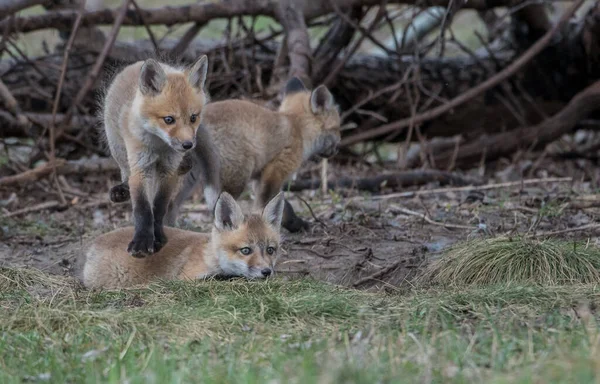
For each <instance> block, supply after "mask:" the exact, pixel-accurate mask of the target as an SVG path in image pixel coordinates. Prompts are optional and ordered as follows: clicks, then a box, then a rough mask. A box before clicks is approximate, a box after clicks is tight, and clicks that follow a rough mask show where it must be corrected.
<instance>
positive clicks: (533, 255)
mask: <svg viewBox="0 0 600 384" xmlns="http://www.w3.org/2000/svg"><path fill="white" fill-rule="evenodd" d="M419 282H421V283H429V284H440V285H456V286H468V285H495V284H510V283H519V284H522V283H526V284H543V285H558V284H574V283H582V284H588V283H600V249H598V248H597V247H595V246H593V245H586V244H580V243H573V242H564V241H558V240H536V239H530V238H510V237H504V236H503V237H497V238H488V239H478V240H471V241H467V242H464V243H460V244H457V245H455V246H453V247H451V248H450V249H449V250H448V251H447V252H446V253H445V254H444V255H443V256H442V257H441V258H440V259H439V260H437V261H435V262H434V263H432V264H431V265H430V266H429V267H428V268H427V269H426V270H425V272H424V273H423V275H421V277H420V278H419Z"/></svg>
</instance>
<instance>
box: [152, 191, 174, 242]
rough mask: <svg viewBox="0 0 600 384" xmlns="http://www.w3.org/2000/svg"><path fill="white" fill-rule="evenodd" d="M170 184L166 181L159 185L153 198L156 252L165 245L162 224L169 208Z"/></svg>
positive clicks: (165, 237) (165, 238) (165, 240)
mask: <svg viewBox="0 0 600 384" xmlns="http://www.w3.org/2000/svg"><path fill="white" fill-rule="evenodd" d="M171 187H172V185H171V183H170V182H169V181H167V182H166V183H165V184H164V185H161V187H160V189H159V191H158V193H157V194H156V197H155V198H154V209H153V212H154V250H155V252H158V251H159V250H160V249H161V248H162V247H163V246H164V245H165V244H167V236H166V235H165V230H164V228H163V225H164V224H163V222H164V218H165V214H166V213H167V209H168V207H169V200H170V198H171Z"/></svg>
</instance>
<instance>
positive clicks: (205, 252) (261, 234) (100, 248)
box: [83, 192, 284, 288]
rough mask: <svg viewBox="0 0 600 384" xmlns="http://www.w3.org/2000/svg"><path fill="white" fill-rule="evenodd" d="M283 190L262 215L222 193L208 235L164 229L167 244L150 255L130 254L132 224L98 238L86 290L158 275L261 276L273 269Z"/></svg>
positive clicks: (90, 252) (88, 260) (91, 250)
mask: <svg viewBox="0 0 600 384" xmlns="http://www.w3.org/2000/svg"><path fill="white" fill-rule="evenodd" d="M283 204H284V201H283V194H282V193H280V194H279V195H277V196H276V197H275V198H273V199H272V200H271V201H270V202H269V204H267V206H266V207H265V209H264V210H263V212H262V214H250V215H244V214H243V213H242V210H241V208H240V206H239V205H238V204H237V202H236V201H235V200H234V199H233V197H231V195H229V194H227V193H226V192H223V193H221V195H220V196H219V199H218V200H217V203H216V205H215V215H214V216H215V218H214V227H213V230H212V233H211V234H210V235H208V234H203V233H196V232H192V231H184V230H180V229H175V228H165V232H166V234H167V236H169V239H170V240H169V242H168V243H167V244H166V245H165V246H164V247H163V248H162V249H161V250H160V251H159V252H157V253H155V254H153V255H152V256H150V257H147V258H144V259H139V258H132V257H130V256H129V255H128V253H127V252H126V251H125V249H124V246H125V245H126V244H127V242H128V241H129V240H130V238H131V236H132V235H133V228H132V227H126V228H120V229H117V230H114V231H112V232H109V233H106V234H104V235H101V236H99V237H98V238H96V239H95V240H94V241H93V242H92V244H91V245H90V247H89V249H88V251H87V253H86V262H85V266H84V269H83V282H84V284H85V285H86V286H87V287H89V288H100V287H102V288H118V287H126V286H132V285H139V284H148V283H150V282H152V281H153V280H157V279H181V280H185V279H198V278H204V277H208V276H213V275H225V276H240V277H246V278H249V279H255V278H265V277H268V276H270V275H271V274H272V273H273V270H274V266H275V262H276V259H277V256H278V254H279V249H280V242H281V237H280V226H281V218H282V215H283Z"/></svg>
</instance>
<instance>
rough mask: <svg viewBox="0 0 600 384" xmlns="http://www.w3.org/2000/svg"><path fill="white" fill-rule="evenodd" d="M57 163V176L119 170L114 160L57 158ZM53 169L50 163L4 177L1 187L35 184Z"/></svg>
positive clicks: (0, 183)
mask: <svg viewBox="0 0 600 384" xmlns="http://www.w3.org/2000/svg"><path fill="white" fill-rule="evenodd" d="M55 163H56V174H57V175H73V174H78V175H87V174H91V173H107V172H116V171H118V170H119V167H118V166H117V163H116V162H115V161H114V160H113V159H112V158H98V159H92V160H88V159H82V160H75V161H66V160H64V159H60V158H57V159H56V162H55ZM52 168H53V163H51V162H48V163H46V164H44V165H42V166H39V167H37V168H34V169H29V170H27V171H25V172H23V173H19V174H17V175H13V176H5V177H2V178H0V187H6V186H9V185H17V184H25V183H31V182H34V181H36V180H39V179H41V178H42V177H45V176H47V175H48V174H50V173H51V172H52Z"/></svg>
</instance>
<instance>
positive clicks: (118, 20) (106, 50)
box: [57, 0, 141, 136]
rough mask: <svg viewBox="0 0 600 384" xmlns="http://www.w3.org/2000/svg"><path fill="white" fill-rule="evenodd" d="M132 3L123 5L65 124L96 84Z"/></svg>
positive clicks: (69, 111) (67, 115)
mask: <svg viewBox="0 0 600 384" xmlns="http://www.w3.org/2000/svg"><path fill="white" fill-rule="evenodd" d="M130 1H131V0H125V1H123V5H122V6H121V9H120V11H119V14H118V15H117V17H116V19H115V23H114V25H113V27H112V29H111V31H110V35H109V36H108V39H107V40H106V43H105V44H104V47H103V48H102V52H100V55H99V56H98V58H97V59H96V62H95V63H94V66H93V67H92V70H91V71H90V72H89V74H88V76H87V77H86V79H85V82H84V83H83V85H82V86H81V89H80V90H79V92H78V93H77V96H75V100H74V101H73V104H72V105H71V108H69V110H68V111H67V113H66V114H65V119H64V124H66V125H68V124H69V123H70V122H71V118H72V117H73V114H74V113H75V109H77V107H78V106H79V104H80V103H81V102H82V101H83V98H84V97H85V96H86V95H87V93H88V92H89V90H90V88H91V87H92V86H93V85H94V83H95V82H96V78H98V74H99V73H100V71H101V70H102V66H103V65H104V61H105V60H106V57H107V56H108V53H109V52H110V50H111V49H112V46H113V44H114V43H115V40H116V39H117V34H118V33H119V30H120V29H121V24H122V23H123V20H124V19H125V14H126V13H127V9H128V8H129V3H130ZM140 13H141V11H140ZM57 136H58V135H57Z"/></svg>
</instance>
